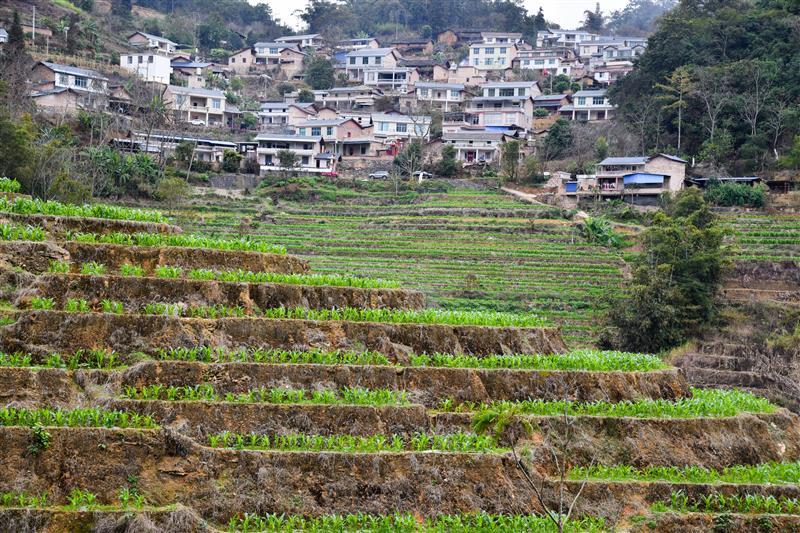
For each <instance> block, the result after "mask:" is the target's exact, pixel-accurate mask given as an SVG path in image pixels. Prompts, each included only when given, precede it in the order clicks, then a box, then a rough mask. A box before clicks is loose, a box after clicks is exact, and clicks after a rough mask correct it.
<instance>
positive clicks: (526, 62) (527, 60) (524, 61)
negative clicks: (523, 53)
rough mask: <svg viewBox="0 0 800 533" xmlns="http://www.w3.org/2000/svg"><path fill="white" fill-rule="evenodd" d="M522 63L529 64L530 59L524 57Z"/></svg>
mask: <svg viewBox="0 0 800 533" xmlns="http://www.w3.org/2000/svg"><path fill="white" fill-rule="evenodd" d="M522 64H523V65H526V66H527V65H530V64H531V60H530V59H525V60H523V61H522Z"/></svg>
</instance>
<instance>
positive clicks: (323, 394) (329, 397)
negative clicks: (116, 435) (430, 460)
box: [123, 384, 410, 406]
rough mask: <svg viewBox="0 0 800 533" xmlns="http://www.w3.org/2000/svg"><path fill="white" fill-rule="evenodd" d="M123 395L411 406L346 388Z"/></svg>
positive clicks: (390, 395) (154, 390)
mask: <svg viewBox="0 0 800 533" xmlns="http://www.w3.org/2000/svg"><path fill="white" fill-rule="evenodd" d="M123 395H124V396H125V397H126V398H130V399H132V400H167V401H207V402H215V401H226V402H233V403H271V404H318V405H371V406H384V405H410V402H409V401H408V398H407V395H406V393H405V392H402V391H399V392H398V391H392V390H388V389H365V388H362V387H345V388H343V389H341V390H338V391H337V390H314V391H311V392H308V391H305V390H303V389H289V388H285V387H283V388H273V389H267V388H264V387H261V388H258V389H250V390H248V391H245V392H240V393H232V392H229V393H226V394H220V393H218V392H216V391H215V390H214V387H212V386H211V385H205V384H204V385H194V386H188V385H187V386H179V387H175V386H166V385H160V384H156V385H147V386H145V387H141V388H137V387H125V389H124V390H123Z"/></svg>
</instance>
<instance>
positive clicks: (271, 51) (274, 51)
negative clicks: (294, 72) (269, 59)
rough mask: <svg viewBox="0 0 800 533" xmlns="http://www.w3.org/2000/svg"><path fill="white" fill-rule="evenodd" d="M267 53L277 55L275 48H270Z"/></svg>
mask: <svg viewBox="0 0 800 533" xmlns="http://www.w3.org/2000/svg"><path fill="white" fill-rule="evenodd" d="M269 53H270V54H277V53H278V49H277V48H270V49H269Z"/></svg>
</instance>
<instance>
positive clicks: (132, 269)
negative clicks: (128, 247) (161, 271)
mask: <svg viewBox="0 0 800 533" xmlns="http://www.w3.org/2000/svg"><path fill="white" fill-rule="evenodd" d="M119 274H120V275H121V276H133V277H141V276H143V275H144V269H143V268H142V267H140V266H138V265H130V264H128V263H123V264H121V265H120V266H119Z"/></svg>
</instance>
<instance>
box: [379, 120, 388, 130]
mask: <svg viewBox="0 0 800 533" xmlns="http://www.w3.org/2000/svg"><path fill="white" fill-rule="evenodd" d="M378 131H389V123H388V122H379V123H378Z"/></svg>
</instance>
